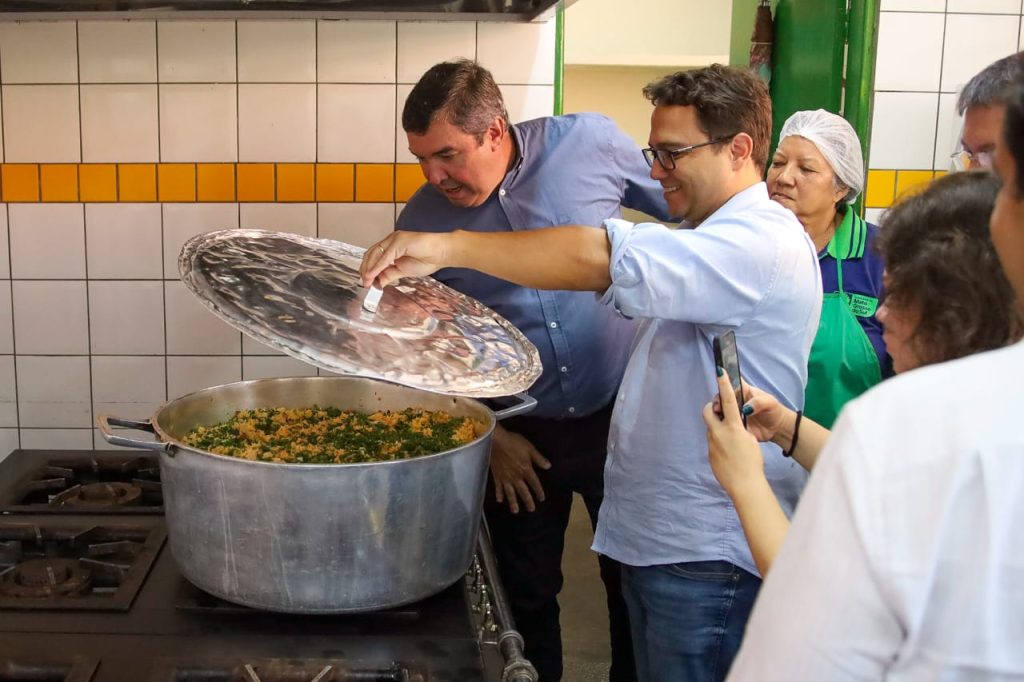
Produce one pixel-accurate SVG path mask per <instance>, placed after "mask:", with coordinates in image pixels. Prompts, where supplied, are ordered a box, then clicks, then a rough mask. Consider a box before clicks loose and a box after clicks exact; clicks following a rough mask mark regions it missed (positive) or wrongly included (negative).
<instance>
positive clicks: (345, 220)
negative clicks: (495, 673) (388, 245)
mask: <svg viewBox="0 0 1024 682" xmlns="http://www.w3.org/2000/svg"><path fill="white" fill-rule="evenodd" d="M319 212H320V236H321V237H324V238H326V239H336V240H338V241H341V242H347V243H349V244H355V245H356V246H362V247H367V246H371V245H373V244H376V243H377V242H379V241H380V240H381V239H383V238H384V237H386V236H387V235H388V234H389V233H390V232H392V231H393V230H394V229H395V205H394V204H320V207H319Z"/></svg>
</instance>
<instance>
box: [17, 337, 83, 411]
mask: <svg viewBox="0 0 1024 682" xmlns="http://www.w3.org/2000/svg"><path fill="white" fill-rule="evenodd" d="M17 371H18V414H19V417H20V422H21V426H22V427H35V428H47V427H59V428H89V427H91V426H92V405H91V401H90V399H89V396H90V392H91V391H90V379H89V358H88V357H86V356H76V357H53V356H51V357H38V356H33V355H19V356H18V358H17Z"/></svg>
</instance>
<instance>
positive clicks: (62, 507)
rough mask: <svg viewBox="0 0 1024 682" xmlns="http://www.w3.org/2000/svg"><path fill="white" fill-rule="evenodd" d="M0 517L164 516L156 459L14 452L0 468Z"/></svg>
mask: <svg viewBox="0 0 1024 682" xmlns="http://www.w3.org/2000/svg"><path fill="white" fill-rule="evenodd" d="M0 471H2V472H3V483H0V514H5V513H33V514H74V513H81V514H108V513H109V514H118V515H125V514H162V513H163V511H164V507H163V504H164V500H163V494H162V491H161V489H160V464H159V461H158V460H157V456H156V455H155V454H138V453H131V452H124V451H113V450H15V451H14V452H12V453H11V454H10V455H8V456H7V458H6V459H4V460H3V462H2V463H0Z"/></svg>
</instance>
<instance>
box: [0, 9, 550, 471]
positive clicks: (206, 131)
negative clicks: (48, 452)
mask: <svg viewBox="0 0 1024 682" xmlns="http://www.w3.org/2000/svg"><path fill="white" fill-rule="evenodd" d="M553 41H554V24H553V22H552V23H548V24H504V23H501V24H479V25H478V24H476V23H474V22H393V21H380V22H368V21H327V20H325V21H316V20H307V19H302V20H296V21H251V20H246V21H233V20H210V21H206V20H202V21H198V20H166V21H165V20H159V21H153V20H150V19H146V18H140V19H133V20H129V21H120V20H119V21H89V22H86V21H82V22H76V21H58V22H53V21H40V22H0V107H2V108H0V121H2V130H0V161H2V162H4V163H44V164H45V163H76V162H85V163H153V162H170V163H175V162H180V163H206V162H210V163H216V162H226V163H231V162H242V163H247V162H278V163H280V162H312V161H318V162H326V163H331V162H339V163H358V162H371V163H373V162H393V161H396V160H397V161H399V162H410V161H413V159H412V157H411V156H410V155H409V154H408V151H407V149H406V146H407V142H406V139H405V134H404V132H402V131H401V125H400V120H399V116H400V112H401V109H402V106H403V104H404V102H405V97H406V95H407V94H408V92H409V90H410V89H411V87H412V84H413V83H415V82H416V81H417V80H418V79H419V77H420V76H421V75H422V74H423V72H424V71H426V69H428V68H429V67H430V66H432V65H433V64H435V63H437V62H439V61H443V60H448V59H452V58H456V57H468V58H476V57H479V59H481V61H482V63H484V64H485V65H486V66H487V67H488V68H490V69H492V71H493V72H494V74H495V77H496V79H497V81H498V83H499V85H500V86H501V87H502V89H503V91H504V92H505V93H506V97H507V99H508V105H509V109H510V111H511V114H512V116H513V118H514V119H515V120H523V119H526V118H533V117H536V116H541V115H546V114H549V113H550V111H551V104H552V97H553V88H552V79H553V65H554V46H553ZM398 207H399V205H398V204H394V203H385V204H359V203H338V204H335V203H325V204H320V205H317V204H314V203H297V204H273V203H271V204H267V203H242V204H238V203H223V204H221V203H196V204H163V205H161V204H156V203H154V204H127V203H126V204H121V203H111V204H89V205H83V204H48V203H38V204H32V203H29V204H11V205H9V206H8V205H3V204H0V458H2V457H3V456H5V454H6V452H7V450H9V449H11V448H13V447H17V446H19V445H20V446H21V447H68V448H88V447H92V446H93V444H94V442H95V443H99V444H100V446H101V447H109V446H107V445H106V444H105V442H103V441H102V439H99V437H98V436H97V435H96V433H95V431H94V428H93V426H94V423H93V419H94V417H95V414H96V413H97V412H99V411H107V412H111V413H116V414H120V415H125V416H131V417H144V416H147V415H148V414H149V413H150V412H151V411H152V409H153V408H155V407H156V406H158V405H159V404H161V403H162V402H163V401H165V400H166V399H168V398H174V397H177V396H180V395H182V394H184V393H186V392H188V391H191V390H195V389H199V388H203V387H207V386H211V385H216V384H221V383H227V382H231V381H237V380H240V379H242V378H243V376H244V377H245V378H257V377H270V376H283V375H313V374H315V373H316V370H315V369H314V368H312V367H310V366H308V365H305V364H303V363H301V362H299V361H296V360H293V359H292V358H288V357H285V356H283V355H282V354H280V353H278V352H276V351H273V350H271V349H269V348H267V347H265V346H263V345H262V344H260V343H258V342H255V341H253V340H252V339H250V338H248V337H244V339H243V336H242V335H241V334H239V333H238V332H237V331H235V330H233V329H232V328H231V327H229V326H228V325H227V324H225V323H223V322H221V321H220V320H219V319H218V318H216V317H215V316H214V315H213V314H212V313H210V312H208V311H207V310H206V309H205V308H204V307H202V306H201V304H199V303H198V302H197V301H196V299H195V298H194V297H193V296H192V295H191V294H189V293H188V292H187V291H186V290H185V288H184V287H183V285H182V284H181V283H180V282H178V281H177V278H178V273H177V256H178V252H179V251H180V248H181V245H182V244H183V243H184V242H185V240H186V239H188V238H189V237H191V236H193V235H196V234H199V233H202V232H207V231H210V230H214V229H225V228H236V227H239V226H240V225H241V226H246V227H261V228H264V229H272V230H286V231H290V232H296V233H299V234H305V235H310V236H315V235H320V236H326V237H333V238H337V239H342V240H344V241H348V242H351V243H355V244H357V245H369V244H371V243H373V242H375V241H377V240H379V239H380V238H381V237H383V236H384V235H386V234H387V233H388V232H390V231H391V229H392V228H393V225H394V218H395V212H396V210H397V208H398ZM12 278H13V279H12ZM15 391H16V393H15ZM15 395H16V396H17V397H16V398H15ZM19 417H20V420H19Z"/></svg>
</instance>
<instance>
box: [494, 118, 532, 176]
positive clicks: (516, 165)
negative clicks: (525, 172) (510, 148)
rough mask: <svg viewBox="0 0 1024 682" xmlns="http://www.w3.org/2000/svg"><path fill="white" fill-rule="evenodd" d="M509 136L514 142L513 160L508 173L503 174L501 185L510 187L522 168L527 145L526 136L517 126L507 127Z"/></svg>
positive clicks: (527, 148)
mask: <svg viewBox="0 0 1024 682" xmlns="http://www.w3.org/2000/svg"><path fill="white" fill-rule="evenodd" d="M508 132H509V135H511V136H512V141H513V142H515V155H516V156H515V160H514V161H513V162H512V168H511V169H509V171H508V173H505V179H504V180H502V182H501V185H502V186H503V187H504V186H505V185H512V183H514V182H515V181H516V178H517V177H518V176H519V171H520V170H522V168H523V160H524V159H525V158H526V155H527V152H528V150H529V145H528V144H527V139H526V135H524V134H523V131H521V130H520V129H519V127H518V126H515V125H510V126H509V127H508Z"/></svg>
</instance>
